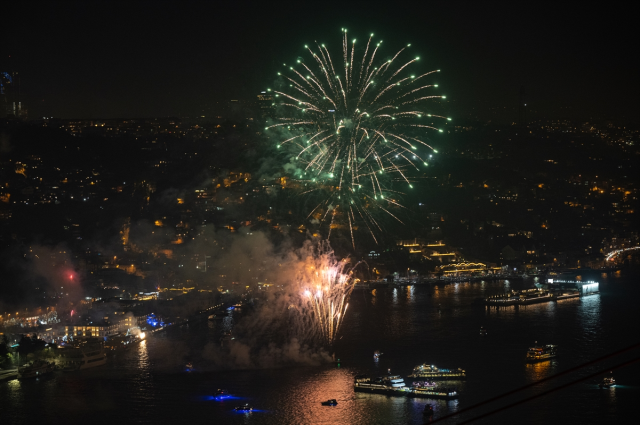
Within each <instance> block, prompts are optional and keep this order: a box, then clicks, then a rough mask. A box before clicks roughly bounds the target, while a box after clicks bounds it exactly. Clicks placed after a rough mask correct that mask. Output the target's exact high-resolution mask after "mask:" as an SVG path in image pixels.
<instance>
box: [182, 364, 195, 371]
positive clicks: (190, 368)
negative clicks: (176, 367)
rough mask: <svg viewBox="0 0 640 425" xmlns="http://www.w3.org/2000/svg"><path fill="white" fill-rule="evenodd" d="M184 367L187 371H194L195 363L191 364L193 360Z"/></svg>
mask: <svg viewBox="0 0 640 425" xmlns="http://www.w3.org/2000/svg"><path fill="white" fill-rule="evenodd" d="M184 368H185V370H186V371H187V372H191V371H193V365H192V364H191V362H189V363H187V364H186V365H185V366H184Z"/></svg>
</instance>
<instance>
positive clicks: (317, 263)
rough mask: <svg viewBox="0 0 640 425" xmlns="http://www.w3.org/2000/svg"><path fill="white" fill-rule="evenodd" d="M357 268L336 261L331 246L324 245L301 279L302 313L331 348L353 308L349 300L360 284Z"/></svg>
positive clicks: (346, 262) (319, 248)
mask: <svg viewBox="0 0 640 425" xmlns="http://www.w3.org/2000/svg"><path fill="white" fill-rule="evenodd" d="M355 267H357V264H356V266H355ZM353 268H354V267H352V266H351V265H350V264H349V261H348V260H347V259H343V260H338V259H336V258H335V256H334V254H333V251H332V250H331V248H330V246H329V243H328V242H322V243H321V244H320V245H319V247H318V251H317V255H316V256H315V257H314V258H313V259H311V260H310V261H307V265H306V267H305V270H304V272H303V273H301V275H300V276H299V277H298V280H299V284H300V288H301V289H302V303H301V304H302V309H301V312H304V313H305V314H307V315H308V318H309V319H310V322H311V323H312V326H313V327H314V328H315V331H316V333H317V334H318V335H320V337H321V339H322V340H323V341H324V342H326V343H327V344H328V345H331V344H333V342H334V341H335V340H336V337H337V335H338V332H339V331H340V326H341V325H342V322H343V320H344V316H345V314H346V312H347V309H348V308H349V297H350V296H351V292H352V291H353V287H354V285H355V282H356V280H355V279H354V277H353Z"/></svg>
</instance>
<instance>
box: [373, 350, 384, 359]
mask: <svg viewBox="0 0 640 425" xmlns="http://www.w3.org/2000/svg"><path fill="white" fill-rule="evenodd" d="M382 354H383V353H381V352H380V351H375V352H374V353H373V360H376V361H377V360H378V359H379V358H380V356H381V355H382Z"/></svg>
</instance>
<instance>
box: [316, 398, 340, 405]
mask: <svg viewBox="0 0 640 425" xmlns="http://www.w3.org/2000/svg"><path fill="white" fill-rule="evenodd" d="M320 404H322V405H323V406H337V405H338V402H337V401H336V399H335V398H332V399H331V400H327V401H323V402H322V403H320Z"/></svg>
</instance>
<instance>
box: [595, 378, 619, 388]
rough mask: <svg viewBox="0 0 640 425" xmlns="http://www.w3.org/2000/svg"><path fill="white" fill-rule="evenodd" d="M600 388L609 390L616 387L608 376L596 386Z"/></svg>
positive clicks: (613, 380)
mask: <svg viewBox="0 0 640 425" xmlns="http://www.w3.org/2000/svg"><path fill="white" fill-rule="evenodd" d="M598 386H599V387H600V388H611V387H615V386H616V380H615V379H613V376H608V377H606V378H604V379H603V380H602V382H600V384H598Z"/></svg>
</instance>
